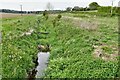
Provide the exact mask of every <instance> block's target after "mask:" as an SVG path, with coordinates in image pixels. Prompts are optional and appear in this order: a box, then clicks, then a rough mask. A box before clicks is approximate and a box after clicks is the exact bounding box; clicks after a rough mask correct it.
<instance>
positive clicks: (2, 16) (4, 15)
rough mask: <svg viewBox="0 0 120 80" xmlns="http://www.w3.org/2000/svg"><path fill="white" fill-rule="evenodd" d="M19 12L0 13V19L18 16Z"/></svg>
mask: <svg viewBox="0 0 120 80" xmlns="http://www.w3.org/2000/svg"><path fill="white" fill-rule="evenodd" d="M26 15H31V14H23V16H26ZM19 16H21V14H14V13H0V19H2V18H12V17H19Z"/></svg>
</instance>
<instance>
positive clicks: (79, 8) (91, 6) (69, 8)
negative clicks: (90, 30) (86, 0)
mask: <svg viewBox="0 0 120 80" xmlns="http://www.w3.org/2000/svg"><path fill="white" fill-rule="evenodd" d="M98 7H100V5H99V4H98V3H97V2H92V3H90V4H89V7H85V8H83V7H79V6H74V7H73V8H72V7H67V8H66V11H90V10H97V8H98Z"/></svg>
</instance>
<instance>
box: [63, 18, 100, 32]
mask: <svg viewBox="0 0 120 80" xmlns="http://www.w3.org/2000/svg"><path fill="white" fill-rule="evenodd" d="M63 19H64V20H65V21H68V20H72V24H73V25H74V26H76V27H80V28H82V29H88V30H97V28H98V24H99V22H98V21H97V20H95V19H94V20H92V21H91V20H83V19H82V18H76V17H69V16H63Z"/></svg>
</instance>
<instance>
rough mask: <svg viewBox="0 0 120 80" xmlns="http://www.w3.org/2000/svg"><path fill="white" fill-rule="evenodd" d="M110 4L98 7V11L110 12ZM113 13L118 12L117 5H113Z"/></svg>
mask: <svg viewBox="0 0 120 80" xmlns="http://www.w3.org/2000/svg"><path fill="white" fill-rule="evenodd" d="M111 8H112V7H111V6H107V7H105V6H104V7H103V6H102V7H98V12H104V13H111ZM112 10H113V14H115V13H118V12H119V7H113V9H112Z"/></svg>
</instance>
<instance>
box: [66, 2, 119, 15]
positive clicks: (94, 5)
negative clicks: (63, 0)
mask: <svg viewBox="0 0 120 80" xmlns="http://www.w3.org/2000/svg"><path fill="white" fill-rule="evenodd" d="M90 10H98V13H101V12H102V13H108V14H109V13H111V11H112V13H111V14H116V13H120V7H112V6H100V5H99V4H98V3H97V2H92V3H90V4H89V7H85V8H83V7H79V6H74V7H73V8H72V7H67V8H66V11H67V12H71V11H90Z"/></svg>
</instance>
